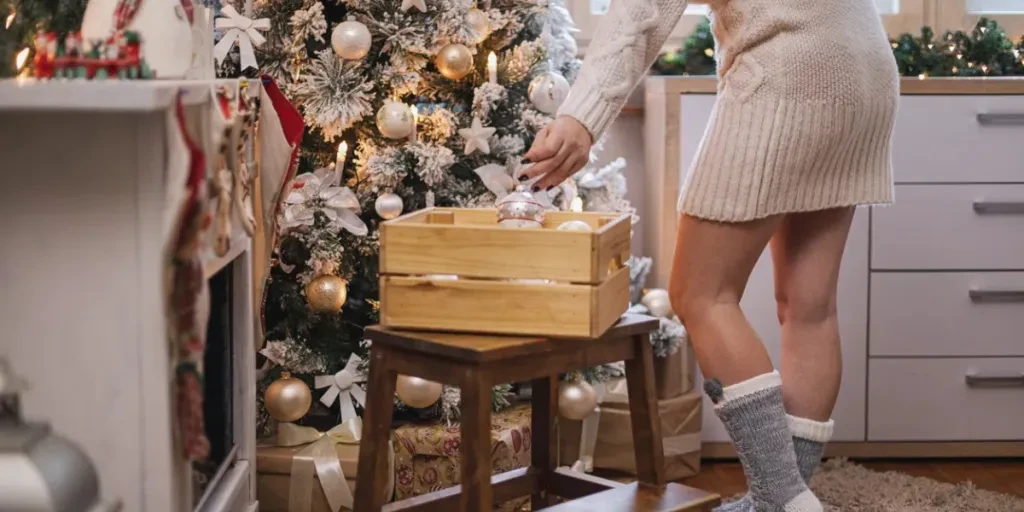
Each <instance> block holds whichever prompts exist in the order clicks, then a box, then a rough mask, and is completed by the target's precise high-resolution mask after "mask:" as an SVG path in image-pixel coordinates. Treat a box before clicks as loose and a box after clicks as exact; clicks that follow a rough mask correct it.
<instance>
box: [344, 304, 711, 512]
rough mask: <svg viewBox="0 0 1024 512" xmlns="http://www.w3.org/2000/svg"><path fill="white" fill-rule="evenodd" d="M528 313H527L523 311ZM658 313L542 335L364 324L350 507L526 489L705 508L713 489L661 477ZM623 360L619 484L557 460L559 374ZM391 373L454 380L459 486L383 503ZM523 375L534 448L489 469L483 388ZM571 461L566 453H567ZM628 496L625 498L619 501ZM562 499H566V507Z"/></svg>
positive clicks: (600, 504)
mask: <svg viewBox="0 0 1024 512" xmlns="http://www.w3.org/2000/svg"><path fill="white" fill-rule="evenodd" d="M523 321H524V322H528V321H529V319H523ZM657 327H658V321H657V320H656V319H653V318H650V317H645V316H636V315H627V316H625V317H623V318H622V320H620V321H619V323H618V324H617V325H616V326H614V327H612V328H611V329H610V330H609V331H608V332H607V333H605V335H603V336H602V337H600V338H597V339H547V338H539V337H511V336H490V335H471V334H446V333H436V332H411V331H396V330H390V329H386V328H383V327H379V326H375V327H370V328H368V329H367V330H366V335H367V337H368V338H369V339H370V340H371V341H372V342H373V348H372V350H371V359H370V375H369V382H368V385H367V398H366V409H365V411H364V412H363V440H362V443H361V446H360V450H359V468H358V472H357V478H358V481H357V484H356V496H355V512H377V511H379V510H391V511H396V510H444V511H451V510H461V511H463V512H490V511H491V510H493V508H494V505H495V504H496V503H503V502H505V501H509V500H511V499H514V498H518V497H520V496H526V495H531V496H532V505H533V510H539V509H541V508H543V507H547V506H551V505H554V504H555V503H556V500H555V497H556V496H558V497H561V498H565V499H570V500H572V499H576V498H582V497H585V496H589V495H594V496H592V497H591V498H589V500H593V501H587V500H581V505H579V506H583V507H584V508H579V506H576V505H575V503H576V502H567V503H563V504H562V505H558V506H556V507H555V508H554V509H553V510H566V511H568V510H587V511H588V512H597V511H601V510H607V511H616V512H618V511H627V510H636V511H641V510H643V511H666V512H667V511H704V510H710V509H711V508H712V507H714V506H715V505H717V504H718V503H719V502H720V499H719V498H718V496H716V495H712V494H709V493H705V492H703V491H699V490H696V489H691V488H687V487H684V486H681V485H678V484H667V485H666V482H665V472H664V451H663V448H662V444H661V424H660V420H659V418H658V416H657V414H658V404H657V400H656V397H655V393H654V371H653V364H654V361H653V355H652V349H651V344H650V342H649V340H648V336H649V333H650V332H651V331H652V330H654V329H656V328H657ZM616 361H625V363H626V379H627V382H628V384H629V386H628V387H629V408H630V414H631V416H632V428H633V446H634V451H635V453H636V467H637V476H638V479H639V481H640V484H631V485H623V484H619V483H616V482H613V481H610V480H605V479H602V478H597V477H594V476H591V475H586V474H580V473H575V472H573V471H570V470H568V469H567V468H557V467H556V465H557V462H558V460H557V458H558V450H557V445H558V439H557V435H556V433H555V419H556V417H557V415H558V375H559V374H562V373H565V372H569V371H573V370H579V369H583V368H589V367H592V366H597V365H601V364H606V363H612V362H616ZM398 374H403V375H409V376H416V377H422V378H424V379H428V380H432V381H435V382H441V383H444V384H450V385H453V386H458V387H459V388H460V389H461V390H462V415H461V417H462V420H461V424H462V443H461V454H462V455H461V457H462V461H461V466H462V467H461V471H462V483H461V485H458V486H455V487H452V488H449V489H445V490H442V491H438V492H434V493H430V494H426V495H423V496H418V497H415V498H410V499H407V500H404V501H401V502H397V503H391V504H388V505H387V506H385V503H384V501H385V496H384V486H385V485H386V484H387V482H388V476H389V475H387V474H386V471H387V469H388V464H387V461H388V459H387V456H388V454H387V450H388V440H389V439H390V436H391V420H392V408H393V397H394V394H395V383H396V380H397V378H398ZM527 380H531V381H532V385H533V398H532V405H533V414H532V419H531V421H532V430H533V434H532V435H533V439H532V440H533V443H532V444H533V447H532V450H533V451H532V458H531V464H530V467H528V468H521V469H518V470H514V471H509V472H506V473H502V474H500V475H495V476H494V477H493V478H492V476H491V467H492V461H491V388H492V387H494V386H495V385H496V384H502V383H506V382H522V381H527ZM570 462H571V461H570ZM627 504H628V506H627ZM564 507H569V508H564Z"/></svg>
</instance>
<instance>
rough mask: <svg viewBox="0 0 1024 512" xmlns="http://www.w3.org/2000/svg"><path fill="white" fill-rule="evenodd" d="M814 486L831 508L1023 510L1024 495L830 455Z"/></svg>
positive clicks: (874, 511) (873, 511)
mask: <svg viewBox="0 0 1024 512" xmlns="http://www.w3.org/2000/svg"><path fill="white" fill-rule="evenodd" d="M811 489H812V490H814V493H815V494H816V495H817V496H818V499H820V500H821V501H822V503H823V504H825V505H826V507H825V508H826V510H829V511H831V512H1024V499H1022V498H1018V497H1016V496H1012V495H1009V494H1002V493H998V492H992V491H986V490H983V489H978V488H977V487H975V486H974V484H971V483H961V484H947V483H944V482H937V481H935V480H932V479H930V478H923V477H915V476H910V475H907V474H904V473H900V472H897V471H886V472H878V471H872V470H870V469H867V468H865V467H863V466H858V465H857V464H854V463H852V462H849V461H847V460H845V459H831V460H828V461H826V462H825V463H824V464H823V465H822V467H821V469H820V470H819V471H818V473H817V474H815V475H814V478H813V479H812V480H811Z"/></svg>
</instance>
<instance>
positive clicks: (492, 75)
mask: <svg viewBox="0 0 1024 512" xmlns="http://www.w3.org/2000/svg"><path fill="white" fill-rule="evenodd" d="M487 75H488V78H489V79H490V81H491V83H492V84H497V83H498V56H497V55H495V54H494V52H491V54H490V55H488V56H487Z"/></svg>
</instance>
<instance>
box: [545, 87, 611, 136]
mask: <svg viewBox="0 0 1024 512" xmlns="http://www.w3.org/2000/svg"><path fill="white" fill-rule="evenodd" d="M621 110H622V104H618V103H615V102H609V101H608V100H606V99H605V98H604V96H602V95H601V88H600V87H599V86H598V85H597V84H594V83H593V82H591V81H590V80H589V79H588V78H587V77H586V76H585V75H583V74H581V75H580V76H579V77H577V78H576V82H575V83H573V85H572V88H571V89H570V90H569V97H567V98H566V99H565V101H564V102H563V103H562V106H561V107H559V108H558V114H557V115H560V116H561V115H566V116H570V117H573V118H575V119H576V120H577V121H579V122H580V123H583V126H585V127H586V128H587V131H589V132H590V136H591V137H593V139H594V142H597V140H598V139H600V138H601V135H603V134H604V132H605V130H607V129H608V126H610V125H611V124H612V121H615V118H616V117H618V115H619V111H621Z"/></svg>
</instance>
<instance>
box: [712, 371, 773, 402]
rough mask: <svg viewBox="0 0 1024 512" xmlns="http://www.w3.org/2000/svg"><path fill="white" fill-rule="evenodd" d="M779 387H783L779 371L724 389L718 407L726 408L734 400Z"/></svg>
mask: <svg viewBox="0 0 1024 512" xmlns="http://www.w3.org/2000/svg"><path fill="white" fill-rule="evenodd" d="M778 386H782V377H780V376H779V372H778V371H773V372H771V373H764V374H761V375H758V376H756V377H751V378H749V379H747V380H745V381H743V382H737V383H736V384H733V385H731V386H726V387H725V388H722V400H720V401H719V403H718V404H717V405H718V406H724V405H726V404H728V403H729V402H731V401H733V400H736V399H739V398H743V397H745V396H747V395H752V394H754V393H757V392H758V391H761V390H764V389H769V388H773V387H778Z"/></svg>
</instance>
